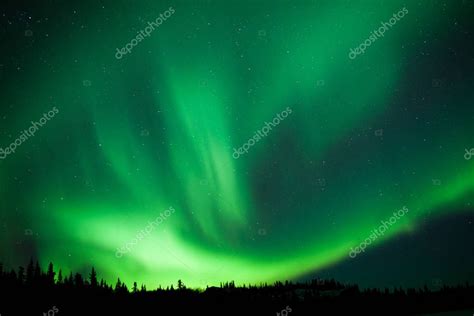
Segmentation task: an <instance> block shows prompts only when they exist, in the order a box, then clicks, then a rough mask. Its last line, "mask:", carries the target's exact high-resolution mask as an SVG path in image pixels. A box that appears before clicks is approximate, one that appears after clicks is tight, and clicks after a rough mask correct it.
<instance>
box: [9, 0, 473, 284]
mask: <svg viewBox="0 0 474 316" xmlns="http://www.w3.org/2000/svg"><path fill="white" fill-rule="evenodd" d="M21 6H22V5H18V7H16V9H6V11H5V13H4V14H3V16H2V17H1V21H2V33H1V35H2V39H3V40H2V42H4V43H3V44H2V52H1V57H2V62H1V63H2V65H1V67H0V78H1V84H2V100H1V115H0V118H1V120H0V121H1V122H2V125H1V129H0V146H1V147H6V146H7V145H8V144H10V143H11V142H12V141H14V140H15V138H17V137H18V135H19V134H20V133H21V131H22V130H24V129H26V128H28V127H29V126H30V124H31V123H30V121H34V120H37V119H38V118H39V117H41V115H42V114H43V113H45V112H47V111H49V110H50V109H51V108H52V107H53V106H56V107H57V108H58V109H59V113H58V114H57V115H56V116H55V117H54V118H53V119H51V121H49V122H48V123H47V124H46V125H45V126H43V127H42V128H41V129H40V130H39V131H38V132H37V133H36V135H35V136H34V137H32V138H30V139H29V140H28V141H27V142H25V143H24V144H22V145H21V146H20V147H19V148H18V149H17V151H16V152H15V153H14V154H11V155H9V156H8V157H7V158H6V159H4V160H0V224H1V225H2V226H1V227H0V247H1V248H0V261H4V262H6V263H8V264H16V263H24V261H25V260H28V259H29V257H30V256H31V255H34V256H37V257H38V258H39V259H40V260H41V262H43V263H47V262H49V261H52V262H54V263H55V265H56V266H58V267H61V268H62V269H63V271H69V270H71V269H72V270H74V271H86V270H88V269H89V268H90V266H91V265H93V266H95V267H96V269H97V270H98V271H99V274H100V276H103V277H105V278H106V279H107V280H108V281H110V282H114V281H115V280H116V278H117V277H120V278H121V279H122V280H123V281H125V282H127V284H131V283H132V282H133V281H137V282H138V283H145V284H147V286H148V288H153V287H156V286H158V285H159V284H161V285H168V284H171V283H175V282H176V281H177V280H178V279H182V280H183V281H184V282H185V284H186V285H189V286H203V285H204V284H218V283H219V282H220V281H228V280H235V281H236V283H238V284H241V283H243V282H245V283H249V282H252V283H255V282H261V281H274V280H285V279H297V278H299V277H300V276H302V275H305V274H308V273H311V272H312V271H317V270H318V269H320V268H323V267H327V266H329V265H331V264H335V263H338V262H341V261H344V260H351V259H350V258H349V257H348V253H349V250H350V247H354V246H356V245H357V244H359V243H360V242H361V241H362V240H364V239H365V238H366V237H367V236H368V235H369V234H370V232H371V230H373V229H374V228H375V227H377V226H378V225H379V223H380V221H381V220H385V219H387V218H388V217H390V216H391V214H392V213H393V212H394V211H396V210H398V209H400V208H402V207H403V206H404V205H406V206H407V207H408V208H409V209H410V212H409V213H408V214H407V215H406V216H404V217H403V218H402V219H401V220H400V221H398V222H397V223H396V224H395V225H393V226H392V227H391V228H390V229H389V230H388V231H387V232H386V233H385V235H384V236H383V237H382V238H379V239H377V241H376V242H375V243H374V244H372V245H371V246H370V247H371V248H376V247H377V246H378V245H381V244H383V243H384V242H386V241H387V240H390V238H392V237H394V236H399V235H403V234H412V233H415V232H416V231H417V228H418V225H419V223H420V222H422V221H426V220H429V219H430V218H431V216H435V215H436V216H438V215H442V214H440V212H442V210H448V211H445V212H449V210H450V209H459V208H465V207H467V206H470V210H469V212H471V213H472V210H473V209H472V207H471V204H470V203H471V201H472V197H473V190H474V159H472V160H470V161H468V160H465V159H464V154H465V148H472V147H474V137H473V136H474V124H473V122H474V106H473V104H474V103H473V101H474V89H472V83H473V79H474V78H473V77H474V71H473V70H474V67H473V64H474V62H473V56H474V53H473V48H472V40H473V36H472V29H473V28H472V25H470V24H469V19H471V15H472V14H471V13H472V12H473V4H472V2H469V1H461V0H460V1H447V0H446V1H440V0H433V1H428V0H424V1H414V2H412V1H406V2H402V1H376V0H374V1H369V0H367V1H294V2H293V1H291V2H290V1H285V2H282V1H276V2H275V1H263V0H262V1H241V2H238V1H219V2H218V1H197V2H192V1H190V0H189V1H177V2H163V1H151V0H142V1H136V3H132V1H95V2H93V1H85V2H81V3H80V4H76V5H74V4H66V1H43V4H41V5H40V4H34V5H32V6H26V5H25V6H24V8H22V9H20V7H21ZM169 7H173V8H174V9H175V13H174V14H173V15H172V16H171V17H170V18H168V19H167V20H166V21H165V22H164V23H163V24H162V25H160V26H159V28H157V29H156V30H155V31H154V32H153V33H152V34H151V36H150V37H147V38H145V39H144V40H143V41H142V42H141V43H139V44H138V45H137V46H136V47H134V49H133V51H132V52H131V53H130V54H127V55H125V56H124V57H123V58H122V59H120V60H117V59H116V58H115V57H114V54H115V51H116V48H120V47H122V46H124V45H125V44H126V43H128V42H129V41H130V40H131V39H132V38H134V37H135V36H136V34H137V33H138V32H139V31H140V30H142V29H144V28H145V27H146V25H147V22H149V21H152V20H155V19H156V17H158V16H159V14H160V13H162V12H164V11H165V10H167V9H168V8H169ZM403 7H406V8H407V9H408V11H409V13H408V14H407V15H406V16H405V17H404V18H403V19H401V20H400V21H399V22H397V24H396V25H395V26H394V27H393V28H391V29H390V30H389V31H387V32H386V33H385V36H384V37H383V38H380V39H378V40H377V41H376V42H375V43H373V44H372V45H371V46H370V47H369V48H368V49H367V50H366V52H365V54H363V55H359V56H358V57H357V58H356V59H354V60H351V59H349V58H348V53H349V49H350V48H353V47H356V46H357V45H359V44H360V43H361V42H362V41H363V40H364V39H366V38H367V37H368V36H369V34H370V33H371V32H372V31H373V30H374V29H376V28H378V27H379V26H380V22H381V21H386V20H388V19H389V18H390V17H391V16H392V15H393V14H394V13H396V12H398V11H399V10H400V9H402V8H403ZM469 12H471V13H469ZM29 17H31V19H30V18H29ZM25 30H31V31H32V32H33V35H32V36H25V35H24V33H25ZM469 42H470V43H469ZM462 43H464V44H465V45H466V46H461V45H462ZM434 83H436V84H434ZM287 107H291V108H292V110H293V112H292V114H291V115H290V116H289V117H288V118H286V119H285V120H284V121H282V122H281V123H280V124H279V125H278V126H277V127H275V128H273V130H272V131H271V132H270V133H269V134H268V136H266V137H265V138H263V139H262V140H260V141H259V142H258V143H256V144H255V145H254V146H252V147H251V149H250V150H249V152H248V153H247V154H245V155H243V156H241V157H240V158H239V159H233V158H232V152H233V148H234V147H235V148H238V147H240V146H242V144H243V143H245V142H246V141H247V140H248V139H249V138H250V137H252V136H253V135H254V134H255V132H256V131H257V130H258V129H261V128H262V127H263V126H264V124H265V122H268V121H270V120H271V119H272V118H273V117H275V115H276V114H278V113H280V112H281V111H283V110H284V109H285V108H287ZM380 129H381V130H383V136H376V135H375V134H374V133H375V131H376V130H380ZM321 179H324V182H325V184H324V185H321ZM432 179H441V181H442V185H440V186H434V185H433V183H432ZM170 206H172V207H173V208H174V209H175V210H176V212H175V213H173V214H172V215H171V216H170V217H169V218H167V219H166V220H165V221H163V223H162V224H160V225H159V226H158V227H157V228H156V229H155V230H154V231H153V232H152V233H151V234H150V235H149V236H147V237H146V238H144V239H143V240H142V241H140V242H139V243H138V244H137V245H135V246H134V247H133V249H132V250H131V252H130V253H127V254H126V255H124V256H123V257H122V258H117V257H116V256H115V252H116V250H117V248H119V247H122V246H123V245H124V244H125V243H126V242H129V241H130V240H131V239H132V238H133V237H134V236H135V235H136V234H137V232H139V231H140V230H142V229H144V228H145V226H146V225H147V222H148V221H151V220H153V219H155V218H156V217H157V216H159V214H160V212H163V211H164V210H166V209H167V208H168V207H170ZM27 228H28V229H32V231H33V232H34V234H33V236H25V235H24V229H27ZM363 255H364V254H361V256H363Z"/></svg>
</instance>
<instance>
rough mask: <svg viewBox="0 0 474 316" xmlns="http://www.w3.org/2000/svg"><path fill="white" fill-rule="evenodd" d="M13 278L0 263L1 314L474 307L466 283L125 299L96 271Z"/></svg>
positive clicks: (272, 288) (230, 286)
mask: <svg viewBox="0 0 474 316" xmlns="http://www.w3.org/2000/svg"><path fill="white" fill-rule="evenodd" d="M17 271H18V272H16V271H15V270H14V269H11V270H10V271H6V270H5V266H4V265H3V264H2V263H0V315H3V313H4V314H5V315H28V314H31V315H33V314H37V315H40V314H41V313H44V311H49V310H51V308H52V307H53V306H56V307H57V308H58V309H59V311H60V313H61V314H64V315H79V314H81V315H86V314H87V315H95V314H97V315H109V314H110V315H112V314H113V315H122V314H123V315H125V314H127V315H135V314H140V312H139V311H142V310H143V311H145V310H150V309H153V308H157V307H159V308H160V310H161V311H162V313H165V312H170V314H174V315H175V314H180V313H183V314H184V311H186V310H192V311H193V312H198V311H200V312H201V313H206V314H209V313H211V312H212V311H215V312H216V313H217V312H219V313H220V314H222V310H223V309H224V310H225V313H224V314H226V315H247V314H248V315H252V314H255V315H257V314H258V315H263V314H271V313H274V312H277V313H278V312H280V311H282V310H284V309H285V308H286V307H287V306H288V307H290V308H291V310H292V312H291V316H293V315H300V314H301V315H310V314H314V313H315V311H317V312H318V314H321V315H325V314H331V315H333V314H339V313H354V312H355V311H358V312H361V313H362V314H366V315H369V314H378V315H380V314H384V315H411V314H423V313H433V312H442V311H452V310H461V309H464V310H465V309H467V308H474V299H473V298H474V286H472V285H470V284H469V283H467V282H466V283H465V284H463V285H458V286H446V285H445V286H443V287H442V288H441V289H439V290H436V291H433V290H431V289H430V288H429V287H428V286H426V285H425V286H423V287H422V288H421V289H414V288H408V289H403V288H401V287H399V288H394V289H392V290H389V289H388V288H384V289H383V290H381V289H375V288H373V289H366V290H363V291H361V290H360V289H359V287H358V286H357V285H356V284H354V285H349V284H341V283H340V282H337V281H335V280H334V279H331V280H320V279H317V280H311V281H309V282H305V283H294V282H291V281H285V282H284V283H283V282H281V281H276V282H275V283H274V284H273V285H268V284H267V283H263V284H260V285H252V284H248V285H243V286H236V285H235V282H234V281H230V282H222V283H221V285H220V287H206V289H205V290H203V289H189V288H187V287H186V286H185V284H184V282H183V281H182V280H181V279H179V280H178V282H177V290H175V289H174V286H173V284H171V285H170V286H167V287H166V289H162V288H161V286H160V287H159V288H158V289H156V290H152V291H147V290H146V287H145V285H143V284H142V285H141V287H140V291H139V290H138V284H137V282H133V287H132V293H130V292H129V290H128V288H127V285H126V284H125V282H122V281H121V280H120V278H118V279H117V282H116V284H115V287H112V285H110V284H108V283H107V282H106V281H104V279H101V280H100V282H98V281H97V272H96V270H95V268H94V267H91V272H90V273H89V275H88V279H87V280H85V279H84V278H83V277H82V275H81V274H79V273H75V274H73V272H72V271H70V274H69V275H68V276H66V277H65V278H64V280H63V275H62V270H61V269H60V270H59V272H58V278H57V280H55V275H56V272H55V271H54V266H53V263H49V264H48V266H47V271H46V273H45V272H43V270H41V267H40V265H39V263H38V261H36V262H33V259H31V260H30V261H29V263H28V265H27V268H26V273H25V269H24V268H23V267H22V266H20V267H18V269H17ZM18 297H21V298H22V299H23V300H24V301H26V302H28V304H17V300H16V299H15V298H18ZM78 302H79V303H78ZM91 310H93V311H94V312H93V313H92V312H91ZM249 311H251V312H249ZM470 314H472V313H470Z"/></svg>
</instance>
